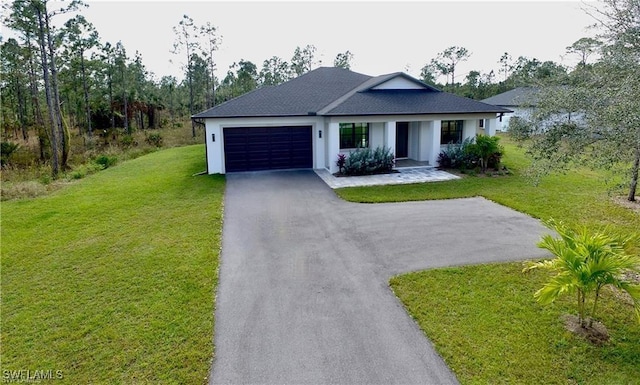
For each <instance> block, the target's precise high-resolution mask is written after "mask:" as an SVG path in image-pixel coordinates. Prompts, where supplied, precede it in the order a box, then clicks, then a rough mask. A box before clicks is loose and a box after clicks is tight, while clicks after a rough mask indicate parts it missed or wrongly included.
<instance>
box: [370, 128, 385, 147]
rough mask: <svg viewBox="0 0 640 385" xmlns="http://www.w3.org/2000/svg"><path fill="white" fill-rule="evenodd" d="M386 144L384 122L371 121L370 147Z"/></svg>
mask: <svg viewBox="0 0 640 385" xmlns="http://www.w3.org/2000/svg"><path fill="white" fill-rule="evenodd" d="M383 146H384V124H383V123H370V124H369V147H371V148H376V147H383Z"/></svg>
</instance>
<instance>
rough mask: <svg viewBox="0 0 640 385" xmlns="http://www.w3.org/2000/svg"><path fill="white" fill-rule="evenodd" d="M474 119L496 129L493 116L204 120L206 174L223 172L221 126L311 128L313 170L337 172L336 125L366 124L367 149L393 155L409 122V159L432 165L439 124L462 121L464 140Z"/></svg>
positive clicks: (472, 128)
mask: <svg viewBox="0 0 640 385" xmlns="http://www.w3.org/2000/svg"><path fill="white" fill-rule="evenodd" d="M478 119H486V120H485V130H484V131H485V132H486V133H487V135H494V134H495V128H496V127H497V119H496V116H495V114H484V115H474V114H467V115H415V116H411V117H408V116H406V115H392V116H349V117H326V118H325V117H322V116H308V117H307V116H300V117H289V118H287V117H284V118H235V119H233V118H225V119H206V120H205V132H206V135H205V142H206V145H207V169H208V172H209V174H216V173H222V174H224V173H225V165H224V135H223V133H224V128H225V127H269V126H273V127H277V126H307V125H308V126H311V127H312V151H313V168H326V169H328V170H329V171H330V172H332V173H334V172H337V171H338V169H337V166H336V160H337V159H338V154H339V153H340V126H339V124H340V123H365V122H368V123H369V143H370V146H371V148H376V147H378V146H380V147H388V148H391V150H392V151H393V153H394V154H395V152H396V151H395V150H396V148H395V147H396V122H397V121H409V122H410V123H409V154H408V155H409V158H411V159H415V160H419V161H427V162H429V164H430V165H434V166H435V165H437V163H436V161H437V159H438V154H439V153H440V133H441V131H440V130H441V121H442V120H465V123H464V126H463V136H464V137H467V136H473V135H475V133H476V132H477V131H478V130H477V121H478ZM320 131H322V137H320V136H321V135H320ZM214 135H215V141H214V139H213V136H214Z"/></svg>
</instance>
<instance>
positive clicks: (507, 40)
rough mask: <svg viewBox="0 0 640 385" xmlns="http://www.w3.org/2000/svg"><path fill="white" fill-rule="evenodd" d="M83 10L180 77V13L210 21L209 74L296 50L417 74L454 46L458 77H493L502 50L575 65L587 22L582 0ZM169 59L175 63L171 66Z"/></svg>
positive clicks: (106, 32)
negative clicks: (308, 48) (213, 42)
mask: <svg viewBox="0 0 640 385" xmlns="http://www.w3.org/2000/svg"><path fill="white" fill-rule="evenodd" d="M87 2H88V4H89V7H88V8H87V9H85V10H83V11H82V14H83V15H85V17H86V18H87V19H88V20H89V21H90V22H92V23H93V24H94V25H95V27H96V29H97V30H98V32H99V33H100V36H101V41H102V42H103V43H104V42H106V41H109V42H112V43H116V42H117V41H118V40H121V41H122V42H123V44H124V46H125V48H126V49H127V53H128V54H129V55H130V56H133V54H134V53H135V51H136V50H137V51H139V52H140V53H141V54H142V58H143V63H144V64H145V65H146V66H147V68H148V69H149V70H150V71H151V72H153V73H155V75H156V77H157V78H160V77H161V76H163V75H175V76H177V77H178V78H179V79H182V77H183V76H182V75H181V70H180V69H179V64H178V62H179V61H180V60H181V57H177V56H176V55H173V54H171V53H170V50H171V47H172V44H173V42H174V40H175V37H174V34H173V31H172V27H173V26H175V25H177V24H178V22H179V21H180V20H181V19H182V15H183V14H187V15H189V16H191V17H192V18H193V19H194V21H195V22H196V24H199V25H201V24H204V23H206V22H207V21H210V22H211V23H213V24H214V25H215V26H216V27H217V28H218V31H219V33H220V34H221V35H222V37H223V40H222V45H221V47H220V49H219V51H218V52H217V68H218V70H217V74H216V75H217V76H224V74H226V72H227V69H228V67H229V65H230V64H231V63H233V62H237V61H239V60H240V59H245V60H250V61H252V62H253V63H255V64H256V66H257V67H258V69H260V68H261V67H262V62H263V61H264V60H265V59H268V58H270V57H272V56H274V55H275V56H280V57H281V58H283V59H284V60H286V61H289V60H290V59H291V56H292V55H293V51H294V49H295V48H296V46H300V47H303V46H305V45H307V44H313V45H315V46H316V48H317V49H318V51H317V56H318V58H319V59H321V60H322V65H325V66H331V65H333V59H334V58H335V56H336V54H338V53H340V52H344V51H346V50H350V51H351V52H352V53H353V54H354V60H353V61H352V66H351V69H352V70H354V71H357V72H361V73H364V74H367V75H374V76H375V75H381V74H384V73H390V72H396V71H405V72H408V73H409V74H411V75H412V76H415V77H419V74H420V69H421V68H422V66H424V64H426V63H428V62H429V61H430V60H431V59H432V58H434V57H436V55H437V54H438V52H441V51H443V50H444V49H445V48H447V47H449V46H452V45H457V46H462V47H466V48H467V49H468V50H469V51H470V52H471V53H472V55H471V57H470V59H469V60H468V61H467V62H466V63H462V64H460V65H459V67H458V68H459V69H457V71H456V73H457V74H459V76H456V77H457V79H456V80H457V81H463V80H464V76H466V74H467V72H468V71H469V70H479V71H482V72H488V71H489V70H491V69H493V70H495V72H496V78H498V77H499V74H498V67H499V65H498V63H497V62H498V60H499V59H500V56H501V55H502V54H503V53H504V52H509V53H510V54H511V56H512V57H513V59H516V58H517V57H518V56H521V55H522V56H527V57H530V58H537V59H538V60H541V61H545V60H553V61H555V62H559V63H562V64H565V65H570V66H572V65H574V64H575V63H576V62H577V60H576V58H575V57H572V56H571V55H566V54H565V53H566V49H565V48H566V47H567V46H568V45H571V44H572V43H573V42H575V41H576V40H578V39H579V38H581V37H584V36H590V35H593V33H592V31H588V30H587V29H586V27H587V26H588V25H590V24H593V22H594V21H593V19H592V18H591V17H590V16H588V15H587V14H586V13H585V12H584V11H582V10H581V7H583V6H584V4H582V3H581V2H578V1H572V2H558V1H535V2H523V1H498V2H485V1H470V2H462V1H449V2H434V1H424V2H365V1H357V2H349V3H347V2H333V1H331V2H308V1H304V2H279V3H276V2H266V1H260V2H246V1H241V2H238V1H236V2H219V1H190V2H186V1H185V2H182V1H105V0H102V1H98V0H93V1H91V0H88V1H87ZM171 59H173V61H174V63H173V64H172V63H170V60H171Z"/></svg>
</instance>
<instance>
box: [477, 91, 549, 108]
mask: <svg viewBox="0 0 640 385" xmlns="http://www.w3.org/2000/svg"><path fill="white" fill-rule="evenodd" d="M537 94H538V90H537V89H535V88H531V87H518V88H514V89H512V90H509V91H506V92H503V93H501V94H498V95H494V96H492V97H490V98H486V99H483V100H482V102H483V103H487V104H493V105H494V106H503V107H518V106H521V105H532V106H535V105H536V98H537Z"/></svg>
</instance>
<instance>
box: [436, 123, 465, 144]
mask: <svg viewBox="0 0 640 385" xmlns="http://www.w3.org/2000/svg"><path fill="white" fill-rule="evenodd" d="M449 143H462V120H443V121H442V125H441V130H440V144H449Z"/></svg>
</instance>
